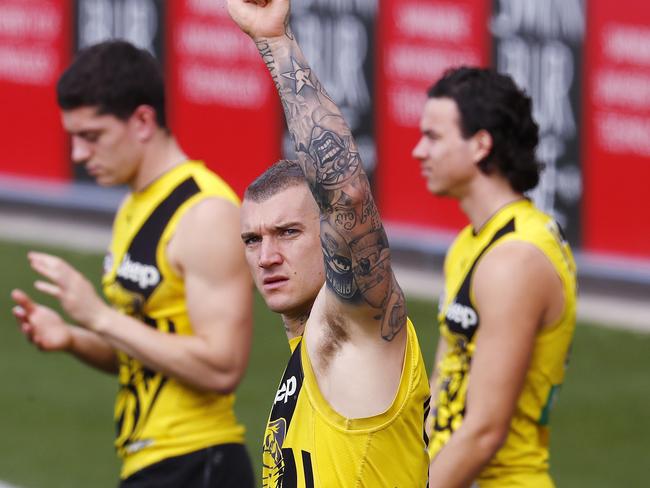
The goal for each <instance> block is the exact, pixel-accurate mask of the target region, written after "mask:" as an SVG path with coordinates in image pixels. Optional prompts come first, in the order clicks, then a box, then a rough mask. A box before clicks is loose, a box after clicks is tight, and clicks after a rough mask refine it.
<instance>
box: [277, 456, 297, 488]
mask: <svg viewBox="0 0 650 488" xmlns="http://www.w3.org/2000/svg"><path fill="white" fill-rule="evenodd" d="M282 459H284V471H283V472H282V485H280V486H283V487H284V486H286V487H287V488H294V487H296V486H298V480H297V479H296V478H297V474H298V471H297V469H296V460H295V458H294V457H293V449H291V448H290V447H289V448H283V449H282Z"/></svg>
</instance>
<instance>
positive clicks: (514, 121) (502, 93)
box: [428, 66, 544, 193]
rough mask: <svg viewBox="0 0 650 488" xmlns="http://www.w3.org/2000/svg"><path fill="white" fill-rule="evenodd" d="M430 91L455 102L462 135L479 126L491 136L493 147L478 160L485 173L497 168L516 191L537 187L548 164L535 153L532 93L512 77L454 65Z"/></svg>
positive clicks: (535, 136)
mask: <svg viewBox="0 0 650 488" xmlns="http://www.w3.org/2000/svg"><path fill="white" fill-rule="evenodd" d="M428 95H429V98H451V99H452V100H454V102H456V106H457V107H458V112H459V114H460V120H459V126H460V130H461V133H462V135H463V137H465V138H469V137H471V136H473V135H474V134H476V133H477V132H478V131H480V130H485V131H487V132H488V133H489V134H490V135H491V136H492V150H491V151H490V153H489V154H488V155H487V156H486V157H485V158H484V159H483V160H482V161H480V162H479V163H478V165H479V168H480V169H481V171H483V172H484V173H486V174H490V173H491V172H492V171H494V170H498V171H499V172H500V173H501V174H502V175H503V176H505V177H506V178H507V179H508V181H509V182H510V185H511V186H512V188H513V189H514V190H515V191H517V192H521V193H524V192H526V191H528V190H531V189H533V188H535V187H536V186H537V184H538V183H539V177H540V172H541V171H542V169H543V168H544V165H543V164H541V163H540V162H539V161H538V160H537V158H536V156H535V149H536V148H537V144H538V142H539V127H538V126H537V123H536V122H535V121H534V120H533V116H532V103H531V99H530V97H529V96H527V95H526V93H525V92H524V91H523V90H521V89H520V88H519V87H517V85H516V84H515V82H514V81H513V80H512V78H511V77H510V76H508V75H504V74H501V73H497V72H496V71H494V70H492V69H486V68H475V67H468V66H462V67H459V68H452V69H450V70H448V71H446V72H445V74H444V75H443V77H442V78H441V79H440V80H438V81H437V82H436V83H435V84H434V85H433V86H432V87H431V88H430V89H429V92H428Z"/></svg>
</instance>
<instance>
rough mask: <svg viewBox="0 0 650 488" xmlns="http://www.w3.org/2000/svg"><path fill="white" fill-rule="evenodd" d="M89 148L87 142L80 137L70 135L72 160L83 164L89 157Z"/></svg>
mask: <svg viewBox="0 0 650 488" xmlns="http://www.w3.org/2000/svg"><path fill="white" fill-rule="evenodd" d="M91 152H92V151H91V149H90V145H89V144H88V142H86V141H84V140H83V139H81V138H80V137H77V136H72V161H73V162H75V163H77V164H83V163H85V162H86V161H88V160H89V159H90V155H91Z"/></svg>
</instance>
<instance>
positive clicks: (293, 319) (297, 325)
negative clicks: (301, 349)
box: [282, 311, 309, 340]
mask: <svg viewBox="0 0 650 488" xmlns="http://www.w3.org/2000/svg"><path fill="white" fill-rule="evenodd" d="M307 319H309V311H307V312H299V313H296V314H282V323H283V324H284V330H285V332H286V333H287V338H288V339H289V340H291V339H293V338H295V337H299V336H301V335H303V333H304V332H305V325H306V324H307Z"/></svg>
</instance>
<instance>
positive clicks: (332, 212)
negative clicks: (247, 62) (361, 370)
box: [228, 0, 406, 341]
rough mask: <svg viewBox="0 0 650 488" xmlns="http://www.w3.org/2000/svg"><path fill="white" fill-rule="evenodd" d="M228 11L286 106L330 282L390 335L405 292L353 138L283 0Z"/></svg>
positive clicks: (248, 2)
mask: <svg viewBox="0 0 650 488" xmlns="http://www.w3.org/2000/svg"><path fill="white" fill-rule="evenodd" d="M228 8H229V11H230V14H231V16H232V18H233V19H234V20H235V22H237V24H239V26H240V27H241V28H242V30H244V31H245V32H246V33H247V34H248V35H250V36H251V37H252V38H253V40H254V41H255V43H256V45H257V48H258V49H259V51H260V54H261V55H262V58H263V60H264V62H265V63H266V66H267V68H268V69H269V72H270V74H271V77H272V78H273V81H274V83H275V86H276V88H277V90H278V92H279V94H280V99H281V101H282V105H283V107H284V112H285V116H286V119H287V125H288V127H289V132H290V133H291V136H292V138H293V140H294V143H295V148H296V153H297V155H298V160H299V163H300V165H301V166H302V169H303V171H304V173H305V176H306V177H307V181H308V182H309V186H310V188H311V191H312V193H313V195H314V198H315V200H316V202H317V203H318V206H319V209H320V214H321V243H322V249H323V254H324V257H325V270H326V281H327V287H328V289H329V290H330V291H331V292H332V293H333V294H334V295H335V296H337V297H338V298H339V299H340V300H342V301H343V302H345V303H347V304H348V305H350V304H354V305H358V306H359V307H362V308H363V309H364V310H365V312H364V319H363V321H364V322H368V323H373V324H377V326H378V327H379V328H380V330H381V337H382V338H383V339H385V340H387V341H391V340H393V338H394V337H395V335H396V334H398V333H399V331H400V330H401V329H402V328H403V327H404V324H405V323H406V307H405V302H404V295H403V293H402V290H401V289H400V288H399V285H398V284H397V282H396V281H395V277H394V276H393V272H392V269H391V265H390V251H389V248H388V241H387V239H386V234H385V232H384V228H383V226H382V223H381V219H380V218H379V212H378V210H377V206H376V205H375V201H374V199H373V196H372V193H371V191H370V185H369V183H368V178H367V176H366V174H365V172H364V170H363V166H362V164H361V160H360V158H359V152H358V149H357V146H356V143H355V141H354V139H353V137H352V133H351V131H350V128H349V127H348V125H347V124H346V122H345V120H344V119H343V116H342V114H341V112H340V110H339V108H338V107H337V106H336V104H335V103H334V102H333V101H332V99H331V98H330V97H329V96H328V95H327V93H326V91H325V89H324V87H323V86H322V85H321V83H320V82H319V80H318V78H316V76H315V74H314V73H313V71H312V70H311V68H310V67H309V64H308V63H307V61H306V60H305V57H304V56H303V54H302V51H301V50H300V47H299V46H298V44H297V42H296V40H295V38H294V36H293V34H292V32H291V28H290V26H289V12H290V2H289V0H270V1H267V0H257V1H254V0H228Z"/></svg>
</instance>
